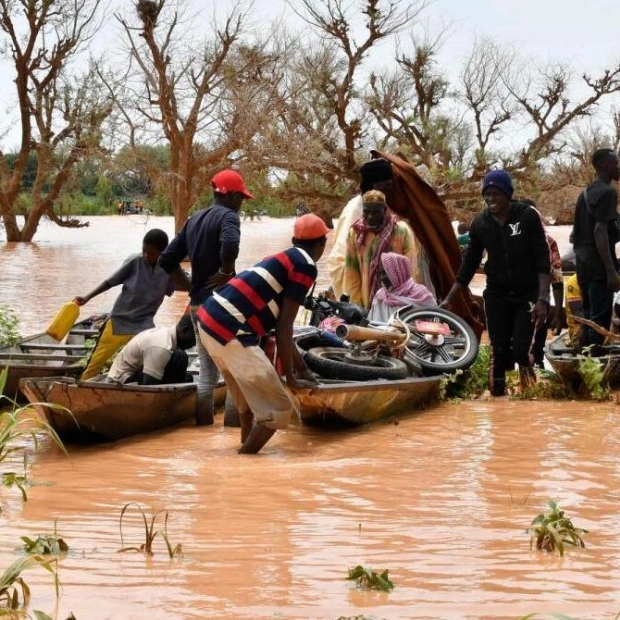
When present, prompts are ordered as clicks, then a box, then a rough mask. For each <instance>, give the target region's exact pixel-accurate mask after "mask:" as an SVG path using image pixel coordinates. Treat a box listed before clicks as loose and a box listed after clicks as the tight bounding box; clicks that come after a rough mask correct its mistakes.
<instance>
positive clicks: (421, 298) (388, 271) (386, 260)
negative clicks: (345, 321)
mask: <svg viewBox="0 0 620 620" xmlns="http://www.w3.org/2000/svg"><path fill="white" fill-rule="evenodd" d="M379 277H380V279H381V288H380V289H379V290H378V291H377V292H376V293H375V296H374V297H373V299H372V306H371V307H370V312H369V313H368V319H369V320H371V321H381V322H382V323H385V322H387V321H388V319H389V318H390V316H391V315H392V314H393V313H394V312H395V311H396V310H398V309H399V308H402V307H404V306H408V305H410V304H416V305H417V306H436V305H437V302H436V301H435V297H434V296H433V294H432V293H431V292H430V291H429V290H428V289H427V288H426V287H425V286H424V285H423V284H416V283H415V282H414V281H413V278H412V277H411V263H410V261H409V259H408V258H407V257H406V256H404V255H403V254H396V253H395V252H386V253H385V254H382V255H381V266H380V267H379Z"/></svg>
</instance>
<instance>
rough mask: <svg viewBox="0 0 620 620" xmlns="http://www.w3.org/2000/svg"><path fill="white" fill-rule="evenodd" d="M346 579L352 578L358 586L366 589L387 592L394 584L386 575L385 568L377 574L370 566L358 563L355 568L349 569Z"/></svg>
mask: <svg viewBox="0 0 620 620" xmlns="http://www.w3.org/2000/svg"><path fill="white" fill-rule="evenodd" d="M347 579H350V580H352V581H353V580H354V581H355V582H356V584H357V586H358V587H359V588H363V589H366V590H381V591H383V592H389V591H390V590H393V589H394V584H393V583H392V581H390V579H389V577H388V571H387V569H386V570H384V571H383V572H382V573H380V574H379V573H377V572H376V571H374V570H372V568H367V567H365V566H362V565H361V564H358V565H357V566H356V567H355V568H350V569H349V575H348V577H347Z"/></svg>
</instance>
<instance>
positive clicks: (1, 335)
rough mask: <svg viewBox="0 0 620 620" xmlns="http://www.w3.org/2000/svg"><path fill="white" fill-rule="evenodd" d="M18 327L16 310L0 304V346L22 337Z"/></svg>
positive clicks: (12, 342) (14, 341)
mask: <svg viewBox="0 0 620 620" xmlns="http://www.w3.org/2000/svg"><path fill="white" fill-rule="evenodd" d="M18 327H19V319H18V318H17V315H16V314H15V312H13V310H12V309H11V308H10V307H9V306H7V305H6V304H0V347H5V346H7V345H10V344H14V343H16V342H18V341H19V340H20V339H21V335H20V333H19V329H18ZM0 393H1V392H0Z"/></svg>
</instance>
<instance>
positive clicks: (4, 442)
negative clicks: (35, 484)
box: [0, 367, 68, 501]
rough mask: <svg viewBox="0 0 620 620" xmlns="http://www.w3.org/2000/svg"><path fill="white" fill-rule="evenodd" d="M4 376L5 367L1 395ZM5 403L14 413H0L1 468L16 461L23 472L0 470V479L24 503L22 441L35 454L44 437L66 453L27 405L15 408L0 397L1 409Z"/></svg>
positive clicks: (4, 373)
mask: <svg viewBox="0 0 620 620" xmlns="http://www.w3.org/2000/svg"><path fill="white" fill-rule="evenodd" d="M7 376H8V368H7V367H5V368H3V369H2V371H1V372H0V393H2V391H3V390H4V386H5V385H6V379H7ZM5 402H6V403H8V404H12V406H13V410H12V411H9V410H7V411H1V412H0V467H3V468H4V467H6V466H8V465H10V464H13V463H14V462H15V461H16V460H18V461H19V462H21V464H22V466H23V473H17V472H15V471H11V470H9V471H2V472H0V479H1V480H2V484H3V485H4V486H7V487H14V486H15V487H17V488H18V489H19V490H20V492H21V494H22V499H23V500H24V501H26V500H27V499H28V496H27V494H26V487H27V486H28V474H27V465H28V453H27V448H26V446H25V445H24V439H30V440H32V443H33V444H34V450H35V452H36V451H38V449H39V438H40V435H42V434H43V435H46V436H47V437H49V438H51V439H52V441H53V442H54V443H55V444H56V445H57V446H58V447H59V448H60V449H61V450H62V451H63V452H64V453H65V454H67V455H68V453H67V450H66V448H65V446H64V444H63V443H62V441H61V439H60V437H59V436H58V434H57V433H56V431H55V430H54V429H53V428H52V427H51V426H50V425H49V424H48V423H47V422H46V421H45V420H43V419H42V418H40V417H39V416H32V415H30V407H29V406H26V407H17V406H16V404H15V401H13V400H11V399H10V398H7V397H6V396H0V406H1V405H2V404H3V403H5Z"/></svg>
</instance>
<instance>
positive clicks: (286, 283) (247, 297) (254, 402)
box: [196, 213, 329, 454]
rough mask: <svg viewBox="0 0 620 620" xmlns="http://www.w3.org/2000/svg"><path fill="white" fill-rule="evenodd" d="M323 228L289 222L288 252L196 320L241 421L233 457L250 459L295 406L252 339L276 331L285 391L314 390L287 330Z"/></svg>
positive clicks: (220, 293) (309, 280)
mask: <svg viewBox="0 0 620 620" xmlns="http://www.w3.org/2000/svg"><path fill="white" fill-rule="evenodd" d="M328 232H329V228H328V227H327V226H326V224H325V222H323V220H322V219H321V218H320V217H318V216H317V215H314V214H312V213H309V214H307V215H302V216H301V217H299V218H298V219H297V220H296V221H295V227H294V232H293V235H294V236H293V247H292V248H289V249H288V250H285V251H284V252H280V253H279V254H275V255H274V256H269V257H267V258H265V259H263V260H262V261H261V262H259V263H257V264H256V265H254V267H251V268H250V269H247V270H246V271H243V272H241V273H239V274H238V275H237V276H235V277H234V278H232V280H230V281H229V282H228V283H227V284H226V285H224V286H223V287H222V288H220V289H217V290H216V291H215V292H214V293H213V295H212V296H211V297H209V298H208V299H207V300H206V301H205V303H204V304H203V305H202V307H201V308H200V309H199V310H198V312H197V314H196V316H197V318H198V321H199V324H200V330H199V333H200V339H201V341H202V343H203V344H204V346H205V348H206V349H207V351H208V352H209V355H210V356H211V357H212V359H213V361H214V362H215V364H216V365H217V367H218V368H219V371H220V373H221V374H222V376H223V378H224V380H225V381H226V385H227V387H228V390H229V392H230V393H231V396H232V398H233V401H234V403H235V406H236V408H237V410H238V411H239V419H240V422H241V448H240V449H239V453H240V454H256V453H257V452H258V451H259V450H260V449H261V448H262V447H263V446H264V445H265V444H266V443H267V442H268V441H269V439H270V438H271V437H272V436H273V434H274V433H275V432H276V430H278V429H283V428H286V427H287V425H288V422H289V420H290V418H291V415H292V414H293V412H295V411H296V405H295V403H294V401H293V399H292V398H291V396H290V394H289V393H288V392H287V391H286V389H284V386H283V385H282V383H281V381H280V377H279V376H278V373H277V371H276V369H275V368H274V366H273V365H272V363H271V362H270V361H269V358H268V357H267V356H266V355H265V352H264V351H263V350H262V349H261V348H260V347H259V338H260V337H261V336H264V335H266V334H267V333H268V332H269V331H270V330H271V329H274V328H275V334H276V346H277V350H278V356H279V358H280V362H281V364H282V368H283V374H284V377H285V379H286V385H287V386H288V387H289V388H291V389H304V388H313V387H316V381H315V379H314V377H313V375H312V373H311V372H310V371H309V370H308V368H307V367H306V364H305V363H304V361H303V360H302V358H301V355H300V354H299V351H298V350H297V347H296V346H295V343H294V342H293V323H294V321H295V318H296V316H297V311H298V310H299V307H300V305H301V304H303V302H304V300H305V298H306V295H307V294H308V291H309V290H310V288H311V287H312V285H313V284H314V282H315V280H316V276H317V268H316V264H315V263H316V261H318V260H319V258H321V256H322V255H323V252H324V251H325V243H326V241H327V233H328Z"/></svg>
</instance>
